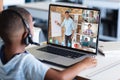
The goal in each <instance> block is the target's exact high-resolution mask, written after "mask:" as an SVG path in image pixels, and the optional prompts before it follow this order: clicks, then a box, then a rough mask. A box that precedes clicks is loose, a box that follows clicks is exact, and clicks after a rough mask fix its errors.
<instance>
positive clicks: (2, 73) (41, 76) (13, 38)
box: [0, 8, 97, 80]
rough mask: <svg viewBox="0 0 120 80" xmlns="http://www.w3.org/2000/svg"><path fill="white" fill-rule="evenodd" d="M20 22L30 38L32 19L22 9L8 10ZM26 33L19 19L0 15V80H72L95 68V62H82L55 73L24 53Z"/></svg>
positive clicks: (8, 15) (6, 14) (91, 60)
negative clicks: (83, 71) (27, 26)
mask: <svg viewBox="0 0 120 80" xmlns="http://www.w3.org/2000/svg"><path fill="white" fill-rule="evenodd" d="M12 10H14V11H16V12H18V13H19V14H21V16H22V17H23V18H24V20H25V21H26V22H27V23H28V24H29V26H30V33H31V34H32V35H33V24H32V16H31V15H30V13H29V12H27V11H26V10H25V9H23V8H14V9H12ZM27 35H28V31H27V30H26V28H25V25H24V24H23V22H22V20H21V18H20V16H18V15H17V14H15V13H14V12H11V11H9V9H8V10H4V11H3V12H2V13H1V14H0V36H1V38H2V39H3V41H4V45H3V46H2V47H1V48H0V80H1V79H3V80H72V79H73V78H74V77H75V76H76V75H77V74H78V73H80V72H81V71H82V70H84V69H87V68H90V67H94V66H96V63H97V61H96V59H94V58H86V59H84V60H83V61H81V62H79V63H77V64H75V65H74V66H72V67H70V68H68V69H66V70H63V71H56V70H54V69H51V68H49V67H47V66H46V65H44V64H43V63H41V62H40V61H38V60H37V59H36V58H35V57H34V56H33V55H31V54H30V53H29V52H27V51H26V50H25V47H26V46H27V45H26V44H25V43H24V39H25V37H26V36H27Z"/></svg>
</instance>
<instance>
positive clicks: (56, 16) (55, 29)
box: [51, 12, 62, 37]
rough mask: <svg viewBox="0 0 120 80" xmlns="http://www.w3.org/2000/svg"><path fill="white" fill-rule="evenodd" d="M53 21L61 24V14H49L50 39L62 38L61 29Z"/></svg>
mask: <svg viewBox="0 0 120 80" xmlns="http://www.w3.org/2000/svg"><path fill="white" fill-rule="evenodd" d="M55 21H58V22H59V23H61V14H60V13H57V12H51V32H52V37H58V36H62V32H61V31H62V30H61V27H60V26H58V25H57V24H56V23H55Z"/></svg>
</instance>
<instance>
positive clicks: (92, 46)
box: [30, 4, 100, 67]
mask: <svg viewBox="0 0 120 80" xmlns="http://www.w3.org/2000/svg"><path fill="white" fill-rule="evenodd" d="M99 24H100V11H99V10H98V9H90V8H82V7H74V6H72V7H71V6H65V5H64V6H63V5H57V4H50V5H49V16H48V39H47V45H44V46H40V47H35V48H32V49H31V50H30V52H31V53H32V54H33V55H34V56H35V57H36V58H38V59H39V60H41V61H42V62H45V63H50V64H54V65H58V66H61V67H69V66H72V65H74V64H76V63H77V62H79V61H81V60H83V59H84V58H85V57H89V56H96V55H97V50H98V35H99Z"/></svg>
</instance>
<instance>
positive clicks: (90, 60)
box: [80, 57, 97, 69]
mask: <svg viewBox="0 0 120 80" xmlns="http://www.w3.org/2000/svg"><path fill="white" fill-rule="evenodd" d="M80 63H81V64H82V66H83V68H84V69H87V68H91V67H95V66H96V65H97V60H96V59H95V58H94V57H87V58H85V59H83V60H82V61H81V62H80Z"/></svg>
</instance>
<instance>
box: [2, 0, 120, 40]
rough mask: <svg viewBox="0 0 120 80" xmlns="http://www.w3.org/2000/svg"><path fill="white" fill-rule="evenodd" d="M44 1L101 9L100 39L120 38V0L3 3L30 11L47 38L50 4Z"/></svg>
mask: <svg viewBox="0 0 120 80" xmlns="http://www.w3.org/2000/svg"><path fill="white" fill-rule="evenodd" d="M44 2H50V3H51V2H56V3H57V2H61V3H70V4H73V5H83V6H86V7H90V8H97V9H100V10H101V23H100V30H99V33H100V36H99V39H100V40H102V41H119V40H120V35H119V34H120V0H3V3H4V4H3V5H4V9H7V8H9V7H14V6H21V7H24V8H26V9H27V10H28V11H30V13H31V14H32V16H33V19H34V23H35V24H34V26H35V27H39V28H41V29H42V31H43V34H44V36H45V38H47V23H48V8H47V9H46V7H48V4H46V3H44ZM37 3H43V5H37ZM31 6H33V7H31ZM35 6H36V7H35ZM39 7H41V8H43V10H41V9H39ZM44 8H45V10H44ZM34 10H35V11H36V12H35V11H34Z"/></svg>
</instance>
